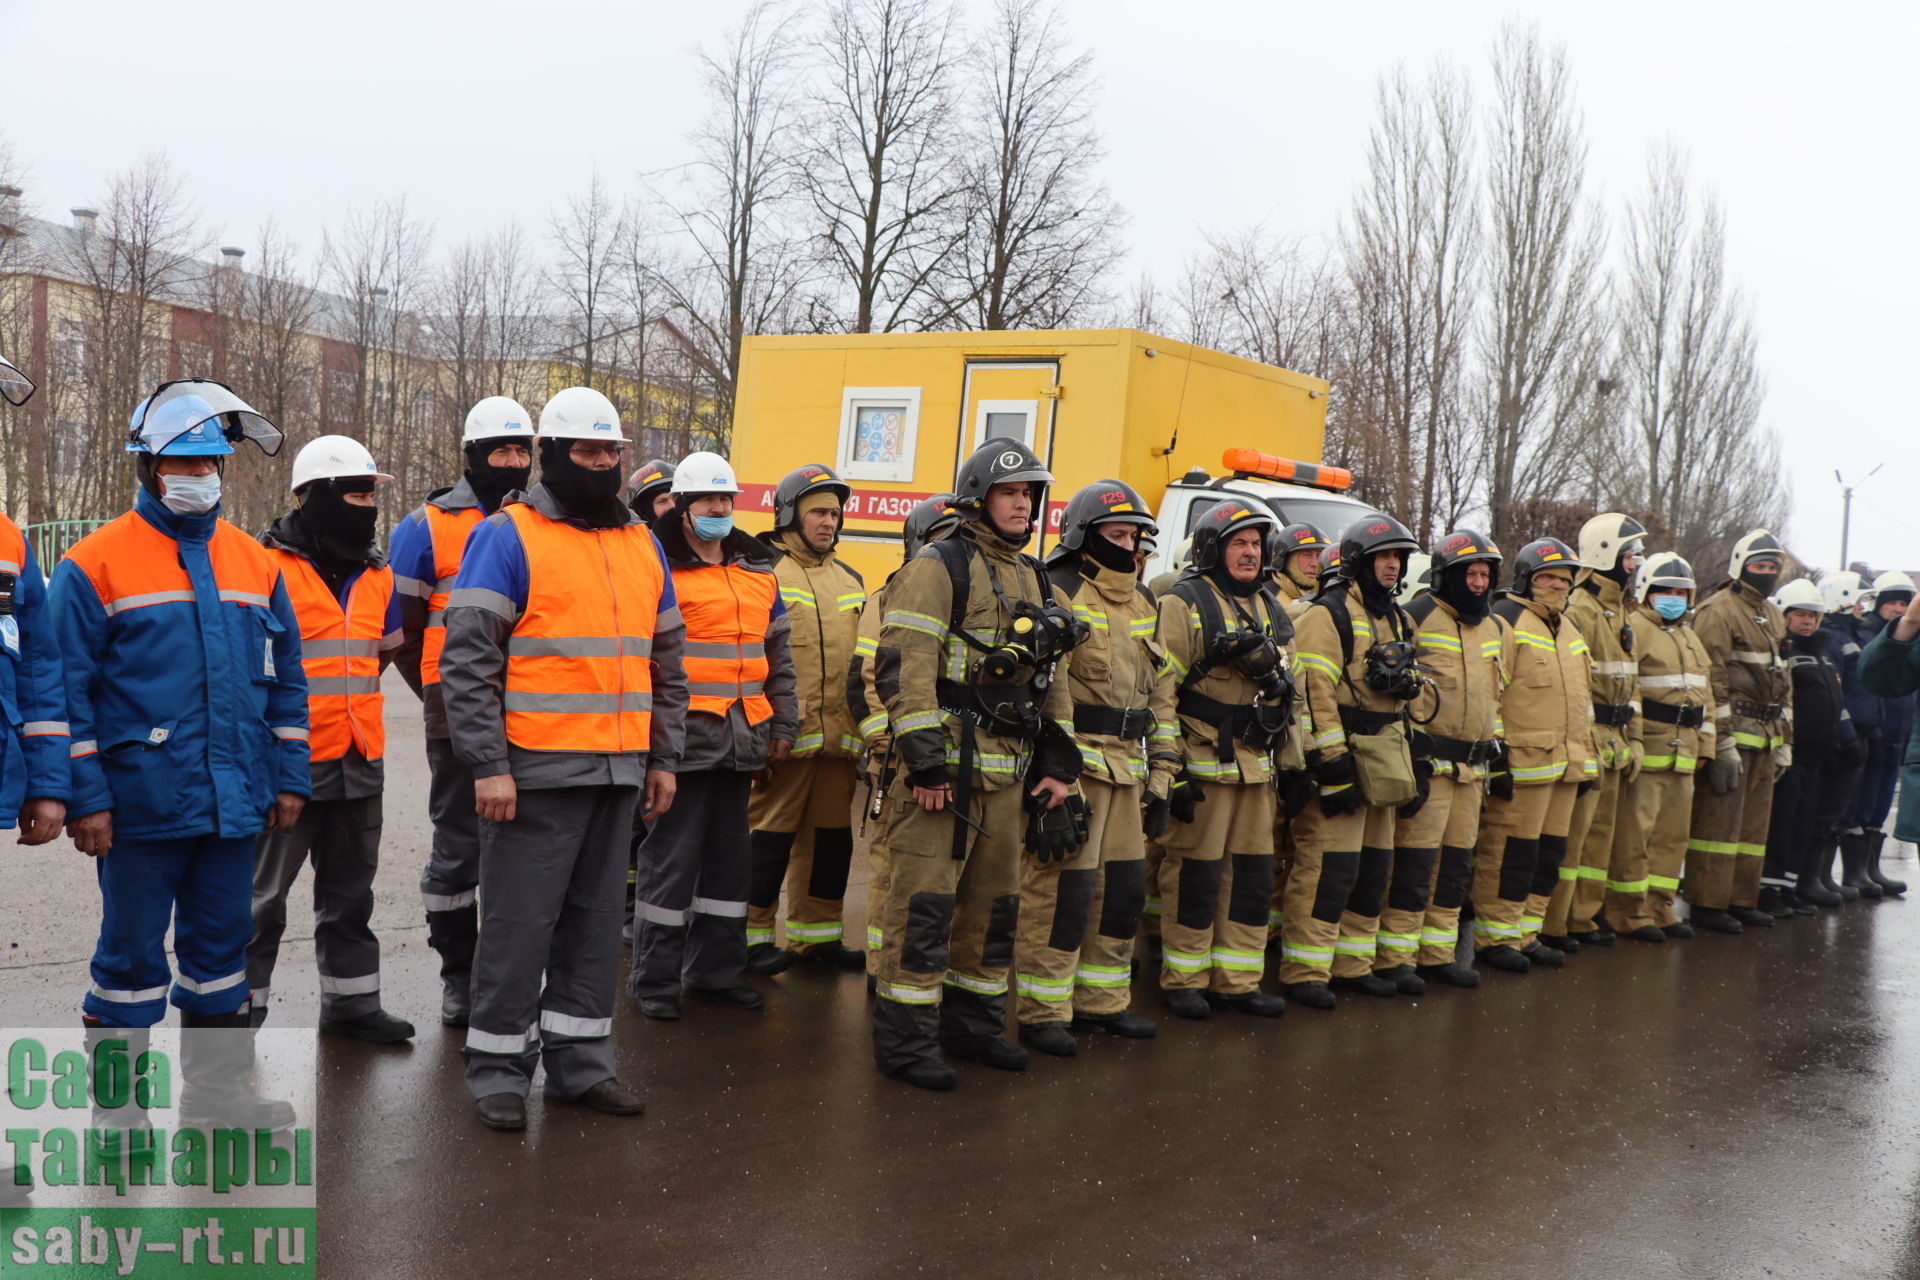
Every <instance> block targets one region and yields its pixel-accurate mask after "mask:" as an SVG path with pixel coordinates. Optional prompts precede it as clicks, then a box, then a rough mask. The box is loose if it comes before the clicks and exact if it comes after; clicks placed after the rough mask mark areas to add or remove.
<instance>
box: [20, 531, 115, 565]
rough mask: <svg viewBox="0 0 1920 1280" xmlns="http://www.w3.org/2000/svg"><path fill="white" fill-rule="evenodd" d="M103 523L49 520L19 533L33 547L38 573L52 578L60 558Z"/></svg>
mask: <svg viewBox="0 0 1920 1280" xmlns="http://www.w3.org/2000/svg"><path fill="white" fill-rule="evenodd" d="M105 523H106V521H105V520H49V521H47V522H46V523H45V524H30V525H28V526H27V527H26V528H24V529H22V530H21V531H20V532H22V533H24V534H26V535H27V541H28V542H29V543H31V544H32V545H33V556H34V559H36V560H38V561H39V562H40V572H42V573H44V574H46V575H47V576H48V577H52V576H53V566H55V565H56V564H59V563H60V557H61V556H64V555H66V554H67V551H68V549H69V548H71V547H72V546H73V544H74V543H76V542H78V541H80V539H82V538H84V537H86V536H87V535H88V534H90V533H92V532H93V531H94V530H95V529H98V528H99V527H100V526H101V525H103V524H105Z"/></svg>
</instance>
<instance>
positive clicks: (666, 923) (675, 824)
mask: <svg viewBox="0 0 1920 1280" xmlns="http://www.w3.org/2000/svg"><path fill="white" fill-rule="evenodd" d="M752 781H753V775H752V774H747V773H738V772H735V771H734V770H731V769H702V770H696V771H694V772H692V773H683V774H681V775H680V776H679V779H678V783H677V788H678V789H677V790H676V791H675V792H674V797H673V807H672V808H670V809H668V810H667V812H666V813H665V814H664V815H663V816H661V817H660V818H657V819H655V820H654V821H653V823H651V824H650V825H649V827H648V829H647V838H646V840H645V841H643V842H642V843H641V845H640V866H639V872H638V878H637V879H636V881H635V882H634V895H633V973H632V975H631V976H630V977H629V978H628V980H627V989H628V990H629V991H631V992H632V993H633V995H634V996H635V997H637V998H639V999H643V1000H644V999H647V998H648V997H651V996H677V995H679V994H680V991H681V989H682V988H683V987H707V988H715V987H735V986H739V985H740V970H741V968H742V967H743V966H744V965H745V964H746V963H747V882H748V880H749V879H750V878H751V876H752V866H753V855H752V853H751V844H750V837H749V836H748V833H747V792H748V789H749V787H750V785H751V783H752Z"/></svg>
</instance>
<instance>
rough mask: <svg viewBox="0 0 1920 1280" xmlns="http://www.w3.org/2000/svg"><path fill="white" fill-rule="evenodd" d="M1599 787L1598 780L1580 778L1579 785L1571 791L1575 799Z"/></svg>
mask: <svg viewBox="0 0 1920 1280" xmlns="http://www.w3.org/2000/svg"><path fill="white" fill-rule="evenodd" d="M1599 785H1600V780H1599V779H1598V778H1582V779H1580V785H1579V786H1577V787H1575V788H1574V789H1573V794H1574V797H1575V798H1576V799H1577V798H1578V797H1580V796H1583V795H1585V794H1587V792H1589V791H1591V790H1593V789H1594V788H1595V787H1597V786H1599Z"/></svg>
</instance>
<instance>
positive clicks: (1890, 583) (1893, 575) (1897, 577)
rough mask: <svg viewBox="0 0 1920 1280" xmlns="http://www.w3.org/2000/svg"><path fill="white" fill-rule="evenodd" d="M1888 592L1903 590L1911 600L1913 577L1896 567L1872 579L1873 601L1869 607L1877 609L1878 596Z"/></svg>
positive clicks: (1896, 592) (1878, 603) (1878, 605)
mask: <svg viewBox="0 0 1920 1280" xmlns="http://www.w3.org/2000/svg"><path fill="white" fill-rule="evenodd" d="M1889 592H1892V593H1894V594H1899V593H1901V592H1905V593H1906V596H1907V599H1908V600H1912V599H1913V579H1912V578H1909V577H1908V576H1907V575H1906V574H1904V573H1902V572H1900V571H1899V570H1898V569H1892V570H1889V571H1888V572H1886V573H1883V574H1881V575H1880V576H1879V577H1877V578H1875V579H1874V580H1873V603H1872V605H1871V606H1870V607H1871V608H1874V609H1878V608H1879V607H1880V597H1881V596H1884V595H1886V594H1888V593H1889Z"/></svg>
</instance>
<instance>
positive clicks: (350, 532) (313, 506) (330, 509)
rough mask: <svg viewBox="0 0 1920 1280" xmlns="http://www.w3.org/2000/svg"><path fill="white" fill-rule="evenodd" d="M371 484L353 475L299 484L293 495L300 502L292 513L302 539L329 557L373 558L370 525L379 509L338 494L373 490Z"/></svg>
mask: <svg viewBox="0 0 1920 1280" xmlns="http://www.w3.org/2000/svg"><path fill="white" fill-rule="evenodd" d="M373 486H374V481H373V480H371V479H361V478H358V477H353V476H349V477H345V478H336V479H332V480H315V481H313V482H312V483H311V484H305V485H302V486H301V487H300V492H299V493H298V494H296V495H294V496H295V497H296V498H297V499H298V501H299V504H300V505H299V506H297V507H295V508H294V510H293V515H292V516H291V519H292V521H293V524H294V527H295V528H296V529H298V530H299V532H300V535H301V540H302V541H303V542H305V543H306V544H307V546H309V547H311V548H312V549H313V550H314V552H315V553H317V554H318V555H320V556H323V557H325V558H326V559H328V560H334V561H338V562H340V563H342V564H351V565H363V564H365V563H367V561H368V560H370V559H372V558H373V525H374V521H376V520H378V519H379V518H380V509H379V508H378V507H362V506H356V505H355V504H354V503H351V502H348V501H347V500H346V499H345V498H344V497H342V496H341V495H342V494H348V493H372V492H373Z"/></svg>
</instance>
